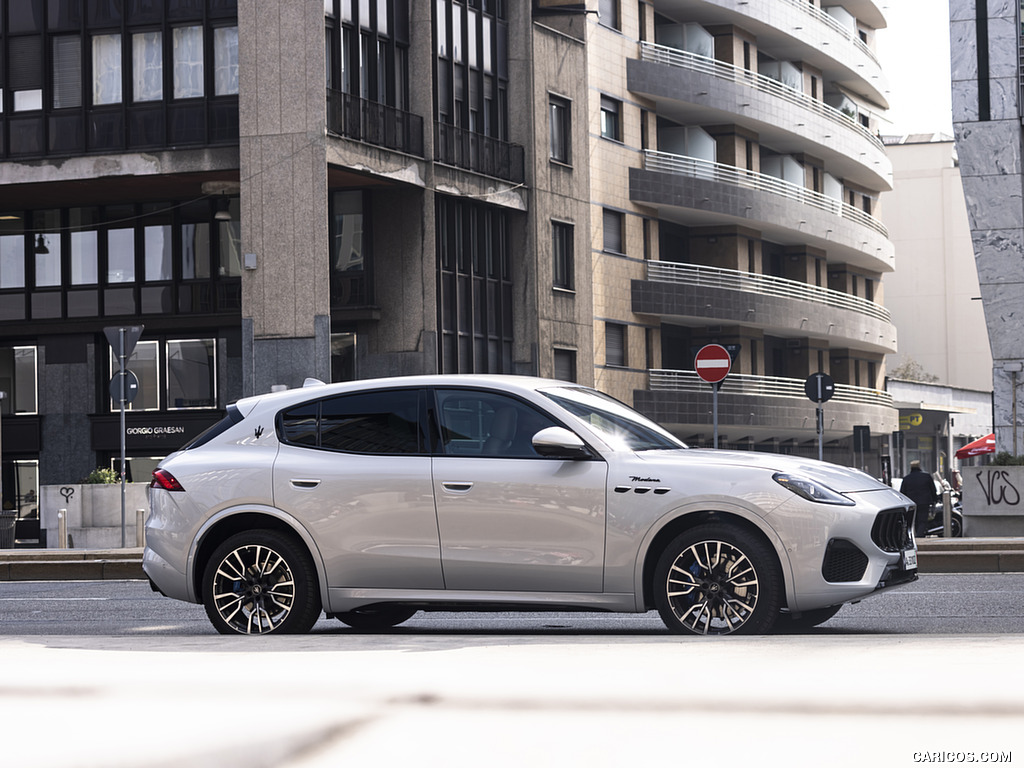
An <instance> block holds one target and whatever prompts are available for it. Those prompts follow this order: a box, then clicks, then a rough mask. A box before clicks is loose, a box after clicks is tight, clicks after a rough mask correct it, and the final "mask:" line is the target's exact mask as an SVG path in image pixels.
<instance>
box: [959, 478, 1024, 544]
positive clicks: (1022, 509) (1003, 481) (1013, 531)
mask: <svg viewBox="0 0 1024 768" xmlns="http://www.w3.org/2000/svg"><path fill="white" fill-rule="evenodd" d="M963 480H964V487H963V508H964V536H1024V466H1022V467H996V466H988V467H971V468H968V469H965V470H963Z"/></svg>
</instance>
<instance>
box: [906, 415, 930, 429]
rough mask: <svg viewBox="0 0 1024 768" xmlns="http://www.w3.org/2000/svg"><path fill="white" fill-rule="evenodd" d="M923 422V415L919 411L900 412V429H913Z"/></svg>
mask: <svg viewBox="0 0 1024 768" xmlns="http://www.w3.org/2000/svg"><path fill="white" fill-rule="evenodd" d="M923 423H924V416H923V415H922V414H920V413H904V414H900V429H904V430H906V429H913V428H914V427H920V426H921V425H922V424H923Z"/></svg>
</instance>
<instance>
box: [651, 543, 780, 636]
mask: <svg viewBox="0 0 1024 768" xmlns="http://www.w3.org/2000/svg"><path fill="white" fill-rule="evenodd" d="M782 588H783V585H782V574H781V572H780V570H779V565H778V560H777V559H776V557H775V553H774V552H773V551H772V550H771V547H770V546H769V545H768V544H767V543H766V542H764V541H762V540H761V539H760V538H758V537H757V536H755V535H754V534H752V533H750V532H748V531H745V530H743V529H742V528H739V527H738V526H735V525H730V524H727V523H707V524H704V525H699V526H697V527H695V528H692V529H690V530H689V531H686V532H684V533H682V534H680V535H679V536H677V537H676V538H675V539H673V540H672V542H671V543H670V544H669V545H668V546H667V547H666V548H665V550H664V551H663V552H662V554H661V557H660V558H659V559H658V564H657V566H656V568H655V571H654V601H655V605H656V606H657V608H658V612H659V613H660V614H661V619H662V621H664V622H665V625H666V626H667V627H668V628H669V629H670V630H672V631H673V632H678V633H680V634H687V633H689V634H694V635H727V634H763V633H766V632H768V631H769V630H770V629H771V627H772V624H773V623H774V622H775V619H776V617H777V616H778V614H779V610H780V608H781V605H782Z"/></svg>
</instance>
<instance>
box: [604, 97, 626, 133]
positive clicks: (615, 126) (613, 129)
mask: <svg viewBox="0 0 1024 768" xmlns="http://www.w3.org/2000/svg"><path fill="white" fill-rule="evenodd" d="M621 115H622V102H621V101H616V100H615V99H612V98H609V97H608V96H602V97H601V135H602V136H603V137H604V138H606V139H612V140H613V141H621V140H622V117H621Z"/></svg>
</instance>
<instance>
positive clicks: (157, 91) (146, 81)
mask: <svg viewBox="0 0 1024 768" xmlns="http://www.w3.org/2000/svg"><path fill="white" fill-rule="evenodd" d="M163 58H164V36H163V33H162V32H138V33H136V34H134V35H132V99H133V100H134V101H160V100H161V99H163V97H164V62H163Z"/></svg>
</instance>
